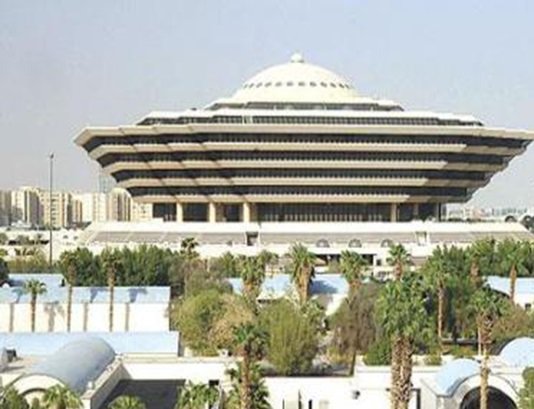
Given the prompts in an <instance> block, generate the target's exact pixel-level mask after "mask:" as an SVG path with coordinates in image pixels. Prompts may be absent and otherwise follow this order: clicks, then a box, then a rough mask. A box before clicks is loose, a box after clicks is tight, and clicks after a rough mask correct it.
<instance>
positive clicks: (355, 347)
mask: <svg viewBox="0 0 534 409" xmlns="http://www.w3.org/2000/svg"><path fill="white" fill-rule="evenodd" d="M379 291H380V286H379V285H378V284H376V283H368V284H365V285H364V286H362V287H361V288H360V290H359V291H358V292H356V294H354V296H352V297H350V298H347V299H346V300H345V301H344V302H343V303H342V304H341V305H340V307H339V309H338V310H337V311H336V313H335V314H334V316H333V317H332V319H331V326H332V333H333V338H332V343H331V349H332V352H333V353H334V354H335V355H336V356H340V357H341V359H342V361H343V362H346V363H348V364H350V370H351V372H352V371H353V370H354V365H355V363H356V355H357V353H358V352H361V353H367V351H368V349H369V347H370V346H371V345H372V344H373V343H375V341H376V339H377V336H378V327H377V325H376V323H375V319H374V307H375V303H376V299H377V298H378V294H379Z"/></svg>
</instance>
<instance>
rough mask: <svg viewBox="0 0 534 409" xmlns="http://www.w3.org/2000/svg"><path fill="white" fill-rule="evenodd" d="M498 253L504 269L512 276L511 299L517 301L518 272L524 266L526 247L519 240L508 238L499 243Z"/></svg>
mask: <svg viewBox="0 0 534 409" xmlns="http://www.w3.org/2000/svg"><path fill="white" fill-rule="evenodd" d="M497 255H498V258H499V260H500V267H501V269H502V271H503V272H504V273H505V274H507V275H508V276H509V277H510V300H511V301H512V303H515V287H516V282H517V274H518V272H519V271H520V272H522V270H523V268H524V267H523V263H524V256H525V250H524V247H523V245H522V244H521V242H519V241H515V240H511V239H506V240H503V241H501V242H500V243H499V244H498V245H497Z"/></svg>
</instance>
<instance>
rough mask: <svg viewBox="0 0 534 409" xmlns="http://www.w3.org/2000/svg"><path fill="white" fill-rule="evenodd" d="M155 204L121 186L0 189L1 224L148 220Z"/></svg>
mask: <svg viewBox="0 0 534 409" xmlns="http://www.w3.org/2000/svg"><path fill="white" fill-rule="evenodd" d="M150 219H152V206H148V205H146V204H143V203H135V202H134V201H133V200H132V198H131V196H130V194H129V193H128V192H127V191H126V190H125V189H122V188H112V189H111V190H110V191H109V192H108V193H101V192H90V193H88V192H74V193H73V192H65V191H57V192H53V193H52V196H50V192H49V191H48V190H46V189H40V188H37V187H27V186H25V187H21V188H19V189H17V190H13V191H0V226H9V225H12V224H22V225H27V226H32V227H34V226H48V225H52V226H53V227H54V228H69V227H73V226H79V225H83V224H88V223H92V222H108V221H118V222H123V221H146V220H150Z"/></svg>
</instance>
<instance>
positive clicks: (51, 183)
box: [48, 152, 54, 272]
mask: <svg viewBox="0 0 534 409" xmlns="http://www.w3.org/2000/svg"><path fill="white" fill-rule="evenodd" d="M48 159H49V191H48V209H49V210H48V212H49V215H48V216H49V219H48V232H49V240H48V250H49V253H48V267H49V269H50V272H52V257H53V248H52V246H53V245H52V235H53V226H52V202H53V193H54V153H53V152H52V153H51V154H50V155H49V156H48Z"/></svg>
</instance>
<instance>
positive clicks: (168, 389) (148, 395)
mask: <svg viewBox="0 0 534 409" xmlns="http://www.w3.org/2000/svg"><path fill="white" fill-rule="evenodd" d="M183 384H184V382H183V381H174V380H171V381H142V380H135V381H130V380H124V381H120V382H119V383H118V385H117V386H116V387H115V389H114V390H113V392H111V394H110V396H109V397H108V399H107V400H106V402H104V405H102V406H101V407H100V408H99V409H106V408H107V406H108V405H109V403H110V402H112V401H113V399H115V398H116V397H117V396H121V395H132V396H137V397H139V398H140V399H141V400H142V401H143V402H144V403H145V405H146V407H147V409H174V407H175V405H176V401H177V400H178V388H180V387H182V386H183Z"/></svg>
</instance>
